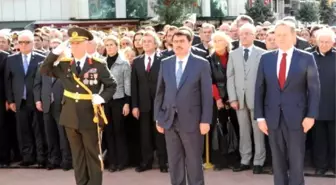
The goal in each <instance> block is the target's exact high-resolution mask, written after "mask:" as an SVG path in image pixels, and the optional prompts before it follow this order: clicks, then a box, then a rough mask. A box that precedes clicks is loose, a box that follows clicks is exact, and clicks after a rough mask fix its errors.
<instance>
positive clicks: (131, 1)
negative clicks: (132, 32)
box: [126, 0, 148, 18]
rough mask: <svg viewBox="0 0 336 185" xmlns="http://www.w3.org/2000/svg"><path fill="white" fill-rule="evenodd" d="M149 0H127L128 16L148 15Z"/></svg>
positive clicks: (139, 16) (143, 16)
mask: <svg viewBox="0 0 336 185" xmlns="http://www.w3.org/2000/svg"><path fill="white" fill-rule="evenodd" d="M147 9H148V0H126V16H127V18H146V17H147V15H148V10H147Z"/></svg>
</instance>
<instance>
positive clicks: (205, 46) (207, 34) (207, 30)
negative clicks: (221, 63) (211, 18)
mask: <svg viewBox="0 0 336 185" xmlns="http://www.w3.org/2000/svg"><path fill="white" fill-rule="evenodd" d="M215 31H216V28H215V26H214V25H212V24H209V23H204V24H202V28H201V30H200V35H201V37H202V42H201V43H199V44H196V45H195V47H197V48H199V49H201V50H204V51H206V53H207V55H209V52H210V51H209V50H210V48H209V43H210V41H211V36H212V34H213V33H215Z"/></svg>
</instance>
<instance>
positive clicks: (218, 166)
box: [213, 164, 224, 171]
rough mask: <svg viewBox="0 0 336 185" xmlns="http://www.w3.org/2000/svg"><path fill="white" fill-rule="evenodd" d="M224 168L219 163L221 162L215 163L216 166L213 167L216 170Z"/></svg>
mask: <svg viewBox="0 0 336 185" xmlns="http://www.w3.org/2000/svg"><path fill="white" fill-rule="evenodd" d="M223 169H224V168H223V167H222V165H219V164H215V166H214V168H213V170H214V171H221V170H223Z"/></svg>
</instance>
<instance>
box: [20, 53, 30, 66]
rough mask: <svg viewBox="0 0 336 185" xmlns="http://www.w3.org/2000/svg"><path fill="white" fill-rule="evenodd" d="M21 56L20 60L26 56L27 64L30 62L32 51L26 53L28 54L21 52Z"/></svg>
mask: <svg viewBox="0 0 336 185" xmlns="http://www.w3.org/2000/svg"><path fill="white" fill-rule="evenodd" d="M21 56H22V61H24V60H25V56H27V62H28V64H29V63H30V60H31V56H32V52H30V53H28V54H23V53H21Z"/></svg>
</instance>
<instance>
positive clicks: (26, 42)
mask: <svg viewBox="0 0 336 185" xmlns="http://www.w3.org/2000/svg"><path fill="white" fill-rule="evenodd" d="M18 43H19V44H30V43H31V41H19V42H18Z"/></svg>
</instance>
